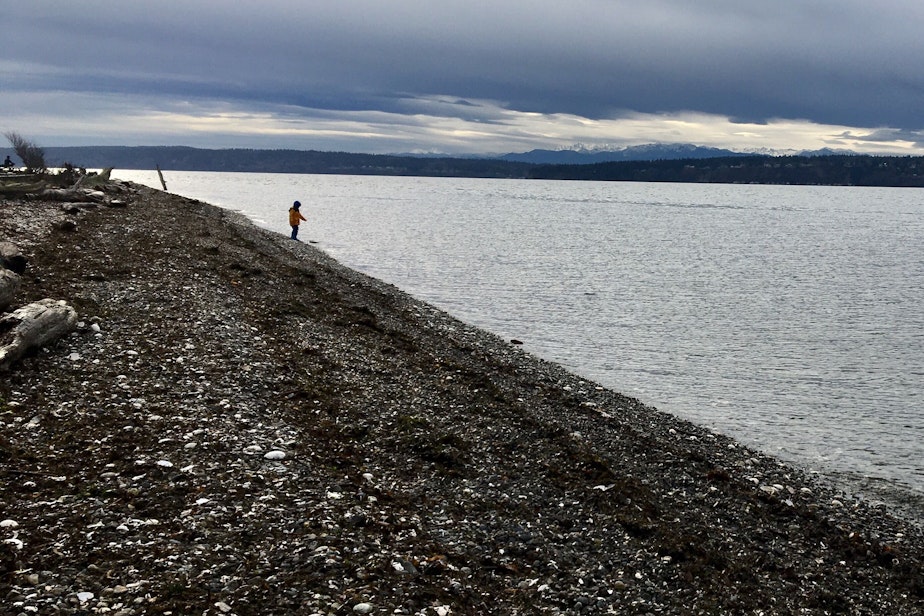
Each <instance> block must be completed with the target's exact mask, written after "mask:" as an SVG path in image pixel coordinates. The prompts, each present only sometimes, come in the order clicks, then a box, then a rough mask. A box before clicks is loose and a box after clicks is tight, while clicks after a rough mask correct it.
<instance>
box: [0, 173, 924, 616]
mask: <svg viewBox="0 0 924 616" xmlns="http://www.w3.org/2000/svg"><path fill="white" fill-rule="evenodd" d="M105 190H106V193H107V200H108V201H111V200H112V199H117V200H118V201H123V202H125V203H119V202H118V201H117V202H116V203H115V204H113V203H111V202H110V203H109V204H108V205H110V206H112V205H119V207H108V206H107V205H97V204H92V203H82V204H73V203H71V204H66V205H64V206H62V204H61V203H57V202H48V201H42V200H34V199H28V198H23V199H16V200H0V240H2V239H7V240H9V241H12V242H13V243H15V244H16V245H17V246H19V247H20V248H21V249H22V251H23V252H24V253H25V255H26V256H27V257H28V260H29V262H28V267H27V269H26V272H25V273H24V275H23V277H22V286H21V288H20V290H19V292H18V298H17V302H16V305H22V304H25V303H28V302H31V301H36V300H39V299H42V298H52V299H56V300H65V301H66V302H68V303H69V304H70V305H72V306H73V307H74V308H75V309H76V310H77V313H78V315H79V321H80V323H79V324H78V329H77V331H76V332H74V333H73V334H71V335H69V336H68V337H66V338H63V339H61V340H59V341H57V342H55V343H54V344H51V345H49V346H47V347H46V348H44V349H42V350H40V351H39V352H37V353H34V354H32V355H30V356H28V357H26V358H25V359H23V360H22V361H20V362H18V363H17V364H16V365H14V366H13V368H12V369H11V370H9V371H8V372H5V373H0V485H2V492H0V613H2V614H104V613H105V614H114V615H119V616H129V615H140V614H175V615H180V614H197V615H199V614H238V615H251V614H252V615H258V614H259V615H266V614H325V615H327V614H352V613H372V614H420V615H428V616H429V615H442V616H446V615H459V614H607V613H612V614H754V615H757V614H870V615H874V614H875V615H881V614H889V615H919V614H922V613H924V577H922V562H924V538H922V534H921V532H920V529H918V528H916V527H914V526H912V525H909V524H907V523H905V522H903V521H902V520H901V519H899V518H897V517H895V516H892V515H891V514H890V512H889V511H887V510H886V509H884V508H882V507H875V506H870V505H868V504H866V503H863V502H859V501H857V500H855V499H852V498H849V497H847V496H845V495H843V494H839V493H837V492H836V491H834V490H832V489H830V488H829V487H827V485H826V484H822V483H819V482H817V481H815V480H814V479H813V478H812V477H810V476H808V475H807V474H806V473H803V472H802V471H800V470H799V469H796V468H793V467H790V466H787V465H784V464H782V463H781V462H779V461H778V460H776V459H774V458H771V457H768V456H765V455H762V454H759V453H757V452H755V451H753V450H750V449H747V448H746V447H744V446H742V445H740V444H739V443H737V442H735V441H733V440H731V439H729V438H727V437H724V436H721V435H717V434H713V433H710V432H709V431H707V430H704V429H702V428H700V427H697V426H694V425H691V424H689V423H686V422H684V421H681V420H679V419H676V418H674V417H672V416H669V415H667V414H664V413H660V412H658V411H657V410H656V409H654V408H651V407H648V406H645V405H643V404H641V403H639V402H638V401H637V400H634V399H630V398H626V397H624V396H621V395H619V394H618V393H615V392H612V391H609V390H605V389H603V388H602V387H599V386H597V385H596V384H595V383H592V382H588V381H586V380H582V379H580V378H578V377H576V376H574V375H572V374H570V373H568V372H566V371H565V370H563V369H562V368H560V367H558V366H556V365H553V364H550V363H548V362H544V361H542V360H539V359H537V358H535V357H532V356H530V355H528V354H526V353H524V352H523V351H521V350H520V349H519V348H518V347H517V346H515V345H512V344H510V343H508V342H505V341H503V340H500V339H498V338H496V337H495V336H492V335H490V334H488V333H485V332H483V331H480V330H477V329H474V328H472V327H469V326H467V325H465V324H463V323H460V322H458V321H456V320H454V319H453V318H451V317H449V316H448V315H446V314H445V313H442V312H441V311H439V310H437V309H435V308H433V307H431V306H429V305H427V304H424V303H422V302H420V301H417V300H415V299H413V298H411V297H409V296H407V295H406V294H404V293H402V292H401V291H399V290H398V289H396V288H394V287H392V286H390V285H386V284H384V283H381V282H380V281H377V280H374V279H370V278H368V277H366V276H364V275H362V274H359V273H357V272H355V271H352V270H350V269H348V268H345V267H343V266H341V265H339V264H338V263H336V262H335V261H334V260H332V259H331V258H329V257H328V256H326V255H325V254H323V253H322V252H320V251H318V250H316V249H314V248H312V247H311V246H309V245H305V244H302V243H299V242H294V241H292V240H290V239H288V237H286V236H284V235H282V234H278V235H277V234H272V233H270V232H267V231H264V230H261V229H259V228H257V227H256V226H254V225H252V224H251V223H249V222H248V221H246V220H245V219H243V218H242V217H241V216H239V215H237V214H234V213H232V212H228V211H225V210H222V209H219V208H217V207H213V206H210V205H207V204H204V203H201V202H197V201H192V200H189V199H184V198H180V197H176V196H173V195H168V194H165V193H162V192H159V191H154V190H151V189H147V188H143V187H139V186H134V185H126V184H121V183H118V182H113V183H110V184H109V185H108V186H107V187H106V189H105ZM12 309H13V308H12V307H11V308H10V309H9V310H12Z"/></svg>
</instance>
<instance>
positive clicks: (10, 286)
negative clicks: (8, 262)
mask: <svg viewBox="0 0 924 616" xmlns="http://www.w3.org/2000/svg"><path fill="white" fill-rule="evenodd" d="M19 282H20V280H19V274H17V273H16V272H14V271H12V270H8V269H5V268H0V311H3V310H6V307H7V306H9V305H10V304H12V303H13V298H14V297H16V291H17V290H18V289H19Z"/></svg>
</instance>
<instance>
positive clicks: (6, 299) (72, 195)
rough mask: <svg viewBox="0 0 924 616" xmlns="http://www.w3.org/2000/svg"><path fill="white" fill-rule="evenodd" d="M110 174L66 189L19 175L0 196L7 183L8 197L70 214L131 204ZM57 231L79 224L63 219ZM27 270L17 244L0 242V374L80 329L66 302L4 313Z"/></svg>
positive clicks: (83, 177)
mask: <svg viewBox="0 0 924 616" xmlns="http://www.w3.org/2000/svg"><path fill="white" fill-rule="evenodd" d="M110 171H111V169H105V170H103V172H102V173H99V174H96V173H90V174H85V175H80V177H79V178H78V180H77V181H76V183H74V184H73V185H71V186H68V187H65V188H60V187H55V186H53V185H50V183H49V182H48V181H47V178H46V179H43V178H42V177H41V176H38V177H33V178H32V181H29V179H27V178H20V177H17V178H16V180H15V181H14V182H12V183H4V182H0V194H3V193H4V192H5V191H4V190H3V188H2V187H3V185H4V184H5V186H6V188H7V189H9V190H7V191H6V194H10V193H18V192H19V191H20V190H26V191H27V192H24V193H23V194H21V195H20V197H21V198H22V199H26V200H33V199H34V200H40V201H42V202H47V201H51V202H58V203H62V208H63V210H64V212H65V213H66V214H76V213H78V212H79V211H81V210H89V209H92V208H95V207H97V206H99V205H103V206H107V207H125V206H127V205H128V203H127V201H126V200H125V199H124V198H121V197H122V196H123V195H124V193H125V192H126V189H125V188H124V187H122V186H120V185H118V184H117V183H111V182H110V181H109V172H110ZM120 192H121V193H122V194H119V193H120ZM113 193H114V194H115V198H114V196H113ZM58 229H59V230H61V231H74V230H75V229H76V222H75V220H74V219H73V218H65V220H64V221H63V222H62V223H60V224H59V225H58ZM27 266H28V260H27V259H26V257H25V256H24V255H23V253H22V251H21V250H20V249H19V248H18V247H17V246H16V245H15V244H13V243H11V242H8V241H0V315H2V316H0V371H4V370H8V369H9V368H10V366H11V365H12V364H13V363H14V362H16V361H18V360H19V359H21V358H22V357H23V356H24V355H26V354H27V353H29V352H30V351H32V350H35V349H38V348H40V347H42V346H45V345H47V344H49V343H50V342H53V341H54V340H57V339H58V338H61V337H63V336H66V335H67V334H68V333H70V332H71V331H73V330H74V329H76V327H77V312H76V311H75V310H74V308H72V307H71V306H70V305H69V304H68V303H67V302H65V301H63V300H55V299H43V300H40V301H37V302H32V303H30V304H27V305H25V306H22V307H20V308H17V309H15V310H13V311H12V312H9V313H6V311H7V310H8V309H10V307H12V306H14V305H15V299H16V292H17V290H18V289H19V286H20V281H21V278H20V277H21V275H22V274H23V273H24V272H25V271H26V267H27Z"/></svg>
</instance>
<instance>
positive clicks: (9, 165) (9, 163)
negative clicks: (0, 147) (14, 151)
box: [3, 155, 14, 169]
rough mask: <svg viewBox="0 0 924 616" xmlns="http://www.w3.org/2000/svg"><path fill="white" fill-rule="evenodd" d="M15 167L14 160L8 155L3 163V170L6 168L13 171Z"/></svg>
mask: <svg viewBox="0 0 924 616" xmlns="http://www.w3.org/2000/svg"><path fill="white" fill-rule="evenodd" d="M13 167H14V165H13V159H12V158H10V157H9V155H7V157H6V160H4V161H3V168H4V169H12V168H13Z"/></svg>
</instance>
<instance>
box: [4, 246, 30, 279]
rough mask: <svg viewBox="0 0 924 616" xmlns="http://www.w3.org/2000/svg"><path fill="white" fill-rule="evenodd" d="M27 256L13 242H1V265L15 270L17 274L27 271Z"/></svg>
mask: <svg viewBox="0 0 924 616" xmlns="http://www.w3.org/2000/svg"><path fill="white" fill-rule="evenodd" d="M26 263H27V260H26V257H25V255H23V254H22V251H21V250H20V249H19V247H18V246H17V245H16V244H14V243H13V242H0V267H5V268H6V269H10V270H13V271H14V272H16V273H17V274H22V273H23V272H24V271H26Z"/></svg>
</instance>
